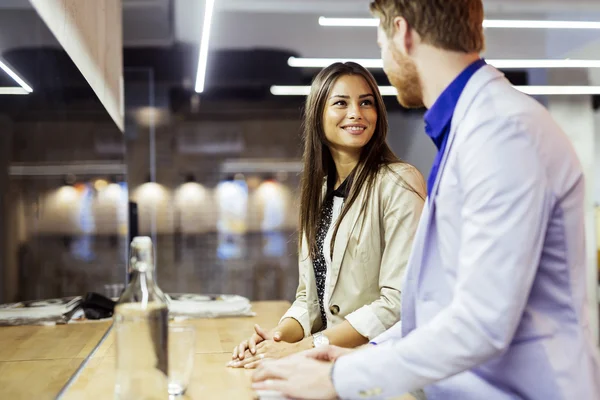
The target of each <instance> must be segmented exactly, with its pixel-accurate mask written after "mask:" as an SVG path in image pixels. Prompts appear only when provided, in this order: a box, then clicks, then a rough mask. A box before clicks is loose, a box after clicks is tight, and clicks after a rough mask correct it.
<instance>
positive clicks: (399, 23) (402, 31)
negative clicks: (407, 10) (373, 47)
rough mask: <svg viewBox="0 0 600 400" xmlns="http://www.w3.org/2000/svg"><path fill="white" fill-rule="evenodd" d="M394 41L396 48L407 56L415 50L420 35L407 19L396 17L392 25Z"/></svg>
mask: <svg viewBox="0 0 600 400" xmlns="http://www.w3.org/2000/svg"><path fill="white" fill-rule="evenodd" d="M392 41H393V42H394V44H395V47H396V49H398V50H399V51H400V52H401V53H402V54H404V55H405V56H407V55H410V54H411V53H412V52H413V50H414V47H415V44H416V43H417V42H419V41H420V36H419V34H418V33H417V32H416V31H415V30H414V29H413V28H412V27H411V26H410V24H409V23H408V21H406V19H404V18H403V17H395V18H394V24H393V27H392Z"/></svg>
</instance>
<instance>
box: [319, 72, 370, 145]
mask: <svg viewBox="0 0 600 400" xmlns="http://www.w3.org/2000/svg"><path fill="white" fill-rule="evenodd" d="M376 126H377V109H376V106H375V96H374V94H373V91H372V90H371V88H370V87H369V84H368V83H367V81H366V80H365V79H364V78H363V77H362V76H360V75H345V76H341V77H339V78H338V79H337V81H336V82H335V83H334V85H333V87H332V88H331V92H330V93H329V98H328V99H327V101H326V103H325V111H324V113H323V127H324V130H325V137H326V138H327V140H328V141H329V147H330V148H331V149H332V150H334V151H335V150H337V151H340V152H346V153H357V154H360V151H361V149H362V148H363V147H364V146H365V145H366V144H367V143H368V142H369V140H371V138H372V137H373V133H374V132H375V127H376Z"/></svg>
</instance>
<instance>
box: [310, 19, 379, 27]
mask: <svg viewBox="0 0 600 400" xmlns="http://www.w3.org/2000/svg"><path fill="white" fill-rule="evenodd" d="M319 25H321V26H374V27H377V26H379V19H377V18H327V17H319Z"/></svg>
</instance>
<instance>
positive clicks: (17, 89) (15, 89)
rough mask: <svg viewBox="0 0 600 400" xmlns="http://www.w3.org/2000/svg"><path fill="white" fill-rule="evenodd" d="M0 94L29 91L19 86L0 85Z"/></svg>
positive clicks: (25, 92)
mask: <svg viewBox="0 0 600 400" xmlns="http://www.w3.org/2000/svg"><path fill="white" fill-rule="evenodd" d="M0 94H29V92H28V91H27V90H25V89H23V88H20V87H0Z"/></svg>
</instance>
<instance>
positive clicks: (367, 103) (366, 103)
mask: <svg viewBox="0 0 600 400" xmlns="http://www.w3.org/2000/svg"><path fill="white" fill-rule="evenodd" d="M362 105H363V106H372V105H373V102H372V101H371V100H365V101H363V102H362Z"/></svg>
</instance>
